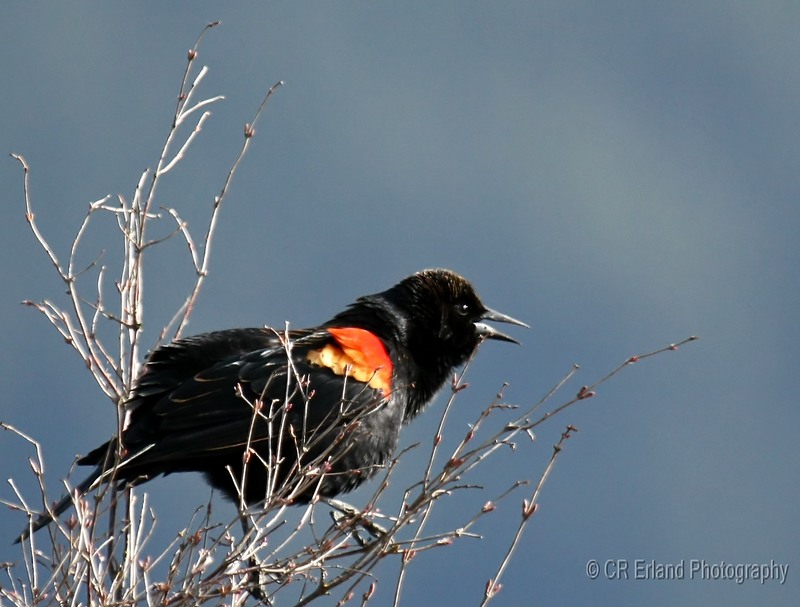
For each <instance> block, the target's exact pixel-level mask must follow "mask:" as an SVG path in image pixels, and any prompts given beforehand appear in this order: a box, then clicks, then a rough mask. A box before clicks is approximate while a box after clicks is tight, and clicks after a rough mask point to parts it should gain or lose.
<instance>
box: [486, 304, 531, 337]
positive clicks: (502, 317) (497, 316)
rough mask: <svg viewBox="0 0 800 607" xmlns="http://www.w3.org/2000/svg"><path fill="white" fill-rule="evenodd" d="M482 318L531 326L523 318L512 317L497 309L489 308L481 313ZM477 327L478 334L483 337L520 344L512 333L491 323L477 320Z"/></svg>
mask: <svg viewBox="0 0 800 607" xmlns="http://www.w3.org/2000/svg"><path fill="white" fill-rule="evenodd" d="M481 320H494V321H497V322H507V323H508V324H511V325H519V326H520V327H526V328H528V329H530V326H529V325H527V324H525V323H524V322H522V321H521V320H517V319H516V318H512V317H511V316H509V315H508V314H503V313H502V312H498V311H497V310H492V309H489V308H487V310H486V312H484V313H483V315H481ZM475 328H476V329H477V330H478V335H480V337H481V339H498V340H500V341H510V342H511V343H512V344H519V342H518V341H517V340H516V339H514V338H513V337H511V336H510V335H506V334H505V333H502V332H500V331H498V330H497V329H495V328H494V327H492V326H491V325H487V324H486V323H483V322H476V323H475Z"/></svg>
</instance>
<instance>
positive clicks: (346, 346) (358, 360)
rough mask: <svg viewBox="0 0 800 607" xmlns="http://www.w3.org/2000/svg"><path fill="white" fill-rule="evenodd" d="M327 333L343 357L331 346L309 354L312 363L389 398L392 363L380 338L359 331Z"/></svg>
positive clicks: (334, 329)
mask: <svg viewBox="0 0 800 607" xmlns="http://www.w3.org/2000/svg"><path fill="white" fill-rule="evenodd" d="M328 333H330V334H331V336H332V337H333V339H334V340H335V341H336V344H337V345H338V347H339V348H340V349H341V352H340V354H338V355H337V354H336V353H335V352H331V351H330V350H329V349H330V348H331V346H326V347H325V348H323V349H322V350H320V351H318V352H316V351H315V352H312V353H310V356H309V360H310V361H311V362H312V363H314V364H318V365H321V366H325V367H328V368H330V369H332V370H333V372H334V373H336V374H339V375H342V374H345V373H346V374H347V375H348V376H350V377H353V378H355V379H357V380H359V381H363V382H364V383H368V384H369V385H370V386H372V387H373V388H376V389H379V390H381V391H383V393H384V395H385V396H387V397H388V396H389V394H390V393H391V386H392V368H393V366H392V359H391V358H390V357H389V353H388V352H387V351H386V346H384V345H383V342H382V341H381V340H380V339H379V338H378V336H377V335H375V334H374V333H371V332H370V331H367V330H366V329H358V328H356V327H331V328H329V329H328Z"/></svg>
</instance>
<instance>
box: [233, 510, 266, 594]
mask: <svg viewBox="0 0 800 607" xmlns="http://www.w3.org/2000/svg"><path fill="white" fill-rule="evenodd" d="M239 523H240V524H241V526H242V542H245V541H251V540H249V539H248V536H250V534H251V532H252V531H253V529H254V527H253V525H252V524H251V523H250V517H249V516H248V515H247V512H246V511H245V510H239ZM253 536H254V537H255V534H253ZM247 568H248V569H249V573H248V575H247V578H248V579H247V592H248V593H250V596H252V597H253V598H254V599H256V600H257V601H261V602H262V603H266V602H267V596H266V595H265V594H264V591H263V590H262V589H261V575H260V571H261V563H260V562H259V561H258V557H257V556H256V553H255V551H253V553H252V554H251V555H250V556H249V557H248V558H247Z"/></svg>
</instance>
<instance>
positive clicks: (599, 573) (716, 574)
mask: <svg viewBox="0 0 800 607" xmlns="http://www.w3.org/2000/svg"><path fill="white" fill-rule="evenodd" d="M586 575H587V576H588V577H589V578H590V579H593V580H594V579H597V578H603V579H607V580H700V581H732V582H735V583H736V584H744V583H746V582H756V583H760V584H767V583H773V582H776V583H778V584H781V585H783V584H785V583H786V578H787V576H788V575H789V565H788V563H780V562H777V561H776V560H775V559H770V560H769V561H765V562H753V563H733V562H728V561H724V560H721V561H710V560H707V559H681V560H679V561H673V562H661V561H658V560H656V559H605V560H597V559H590V560H589V561H587V563H586Z"/></svg>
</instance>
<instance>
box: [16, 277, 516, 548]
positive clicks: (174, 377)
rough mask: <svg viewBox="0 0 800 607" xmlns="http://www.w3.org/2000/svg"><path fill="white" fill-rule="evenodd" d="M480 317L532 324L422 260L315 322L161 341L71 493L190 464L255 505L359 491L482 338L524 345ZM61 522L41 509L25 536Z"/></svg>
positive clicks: (59, 508) (64, 503)
mask: <svg viewBox="0 0 800 607" xmlns="http://www.w3.org/2000/svg"><path fill="white" fill-rule="evenodd" d="M482 320H495V321H500V322H506V323H512V324H517V325H522V326H527V325H525V324H524V323H522V322H520V321H518V320H515V319H514V318H511V317H510V316H506V315H504V314H501V313H499V312H496V311H494V310H491V309H489V308H487V307H486V306H484V305H483V303H481V300H480V299H479V298H478V296H477V294H476V293H475V290H474V289H473V287H472V285H470V283H469V282H467V281H466V280H465V279H464V278H462V277H461V276H459V275H457V274H455V273H453V272H451V271H449V270H425V271H422V272H419V273H417V274H414V275H412V276H409V277H408V278H406V279H404V280H402V281H401V282H400V283H398V284H397V285H395V286H394V287H392V288H391V289H388V290H387V291H384V292H382V293H377V294H375V295H368V296H365V297H361V298H359V299H358V300H356V301H355V303H353V304H351V305H350V307H348V308H347V309H346V310H344V311H343V312H340V313H339V314H337V315H336V316H334V317H333V318H332V319H331V320H329V321H328V322H326V323H324V324H323V325H321V326H319V327H314V328H311V329H300V330H293V331H288V332H286V331H276V330H273V329H268V328H259V329H231V330H227V331H217V332H214V333H206V334H203V335H197V336H195V337H188V338H185V339H180V340H177V341H175V342H172V343H170V344H168V345H165V346H162V347H160V348H158V349H156V350H154V351H153V352H152V353H151V354H150V356H149V358H148V360H147V363H146V364H145V367H144V371H143V372H142V374H141V376H140V377H139V379H138V381H137V382H136V384H135V386H134V387H133V390H132V392H131V396H130V399H129V400H128V401H127V403H126V410H127V414H128V423H127V426H126V428H125V429H124V430H123V432H122V435H121V437H118V438H113V439H111V440H110V441H108V442H107V443H105V444H103V445H101V446H100V447H98V448H97V449H95V450H94V451H92V452H90V453H89V454H88V455H86V456H85V457H83V458H82V459H80V460H79V461H78V463H79V464H81V465H89V466H95V470H94V472H93V473H92V474H91V475H90V476H89V477H88V478H87V479H86V480H85V481H83V482H82V483H81V484H80V485H78V486H77V487H76V488H75V490H74V491H73V493H77V494H78V495H82V494H84V493H86V492H87V491H89V490H91V489H94V488H95V487H97V486H99V485H100V484H102V483H106V482H112V481H113V482H118V483H121V484H125V483H139V482H143V481H146V480H149V479H151V478H153V477H155V476H158V475H159V474H170V473H172V472H188V471H197V472H202V473H203V474H204V475H205V476H206V478H207V479H208V482H209V483H210V484H211V485H212V486H213V487H216V488H217V489H219V490H220V491H222V492H223V494H225V495H226V496H227V497H229V498H231V499H232V500H234V501H235V502H237V503H243V504H246V505H253V504H256V503H258V502H262V501H264V500H265V499H273V498H276V497H277V498H279V499H282V500H286V501H287V502H294V503H304V502H308V501H310V500H311V499H312V498H314V497H315V496H320V497H333V496H335V495H337V494H339V493H343V492H346V491H349V490H351V489H353V488H355V487H356V486H358V485H359V484H360V483H361V482H363V481H364V480H365V479H367V478H369V477H370V476H372V475H373V474H374V473H375V472H376V471H377V470H378V469H379V468H380V467H381V466H382V465H383V464H385V463H386V462H387V460H388V459H389V458H390V457H391V455H392V453H393V451H394V449H395V446H396V445H397V438H398V434H399V432H400V428H401V427H402V425H403V424H405V423H406V422H408V421H409V420H411V419H412V418H413V417H414V416H415V415H416V414H417V413H419V412H420V410H421V409H422V408H423V407H424V406H425V405H426V404H427V403H428V402H429V401H430V400H431V399H432V398H433V396H434V394H435V393H436V392H437V391H438V390H439V388H441V387H442V385H443V384H444V383H445V381H446V380H447V378H448V376H449V375H450V374H451V373H452V372H453V370H454V368H455V367H458V366H459V365H462V364H463V363H464V362H465V361H466V360H467V359H468V358H469V357H470V356H471V355H472V353H473V352H474V351H475V349H476V348H477V346H478V344H479V343H480V342H481V341H482V340H483V339H499V340H504V341H510V342H515V340H514V339H512V338H511V337H509V336H507V335H505V334H503V333H501V332H499V331H497V330H496V329H494V328H492V327H490V326H489V325H487V324H485V323H483V322H481V321H482ZM240 500H241V501H240ZM71 503H72V498H71V497H70V496H66V497H65V498H63V499H62V500H61V501H60V502H59V503H58V504H56V505H55V507H54V508H53V509H52V514H53V515H59V514H61V513H62V512H63V511H65V510H66V509H67V508H68V507H69V506H70V505H71ZM51 520H52V517H51V516H50V514H43V515H42V516H40V517H39V518H38V519H37V520H36V521H35V522H33V523H32V525H31V526H30V529H29V530H26V532H25V533H23V535H22V537H21V538H20V539H22V538H24V537H26V535H27V533H28V532H29V531H30V530H33V531H36V530H37V529H40V528H41V527H44V526H45V525H47V524H48V523H49V522H50V521H51Z"/></svg>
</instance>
